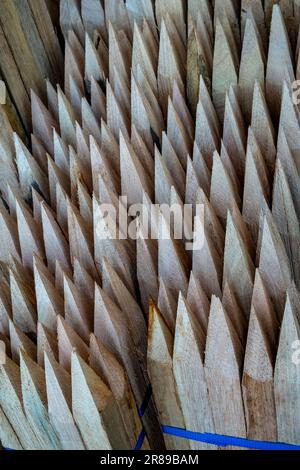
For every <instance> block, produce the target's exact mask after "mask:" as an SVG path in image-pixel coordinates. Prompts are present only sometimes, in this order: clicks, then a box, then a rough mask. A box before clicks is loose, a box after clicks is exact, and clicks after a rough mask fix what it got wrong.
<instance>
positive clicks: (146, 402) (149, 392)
mask: <svg viewBox="0 0 300 470" xmlns="http://www.w3.org/2000/svg"><path fill="white" fill-rule="evenodd" d="M151 396H152V387H151V385H149V386H148V388H147V390H146V394H145V398H144V400H143V403H142V405H141V407H140V409H139V410H138V413H139V417H140V418H142V417H143V416H144V414H145V412H146V409H147V406H148V405H149V401H150V398H151Z"/></svg>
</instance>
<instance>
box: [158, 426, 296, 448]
mask: <svg viewBox="0 0 300 470" xmlns="http://www.w3.org/2000/svg"><path fill="white" fill-rule="evenodd" d="M162 430H163V432H164V434H169V435H171V436H176V437H179V438H182V439H189V440H191V441H197V442H203V443H206V444H212V445H215V446H219V447H228V446H234V447H243V448H245V449H255V450H300V446H297V445H292V444H284V443H281V442H265V441H253V440H250V439H243V438H241V437H231V436H222V435H221V434H209V433H199V432H192V431H186V430H185V429H179V428H174V427H172V426H162Z"/></svg>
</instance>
